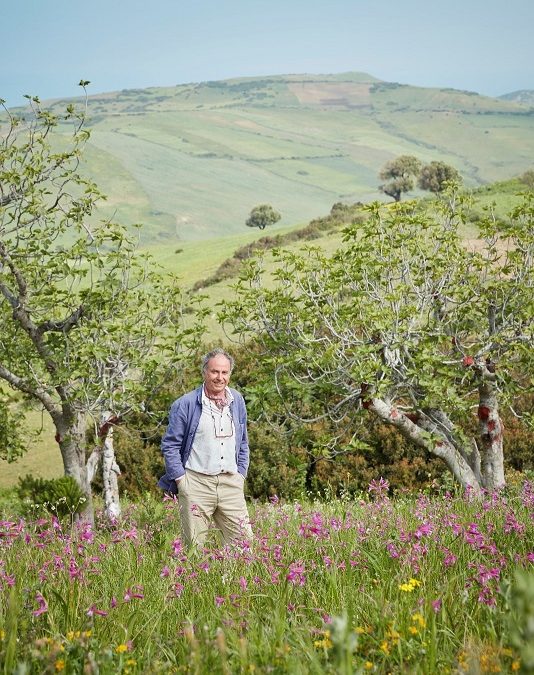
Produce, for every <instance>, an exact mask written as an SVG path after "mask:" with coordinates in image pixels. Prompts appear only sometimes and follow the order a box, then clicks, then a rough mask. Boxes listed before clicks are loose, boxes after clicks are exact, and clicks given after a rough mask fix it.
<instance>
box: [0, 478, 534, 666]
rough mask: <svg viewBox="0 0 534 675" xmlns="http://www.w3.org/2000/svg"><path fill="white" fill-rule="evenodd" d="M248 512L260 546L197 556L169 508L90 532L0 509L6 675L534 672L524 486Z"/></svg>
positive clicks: (153, 506)
mask: <svg viewBox="0 0 534 675" xmlns="http://www.w3.org/2000/svg"><path fill="white" fill-rule="evenodd" d="M252 513H253V528H254V531H255V536H256V538H255V540H254V542H253V544H252V545H250V546H249V545H248V544H245V543H244V542H243V543H241V544H240V545H237V546H236V547H234V548H232V549H224V550H223V549H219V548H217V546H216V542H215V539H214V540H213V542H212V545H211V546H209V547H207V548H206V549H205V550H204V551H202V552H195V553H193V552H187V551H186V550H184V547H183V545H182V542H181V540H180V537H179V523H178V520H177V509H176V505H175V504H174V503H173V501H171V500H168V501H163V502H158V501H156V500H155V499H154V498H151V497H149V496H147V497H146V499H145V500H143V501H142V502H140V503H137V504H132V505H130V506H128V508H127V509H126V512H125V514H124V515H123V517H122V518H121V520H120V521H119V522H117V523H115V524H114V525H110V524H109V523H108V522H106V521H104V520H102V521H98V522H97V523H96V525H95V527H94V528H90V527H89V526H83V527H76V526H73V525H72V524H70V523H68V522H67V523H65V522H60V521H59V520H58V519H57V518H55V517H53V516H52V517H47V518H44V517H43V518H40V519H36V520H33V521H29V520H24V519H20V518H18V517H16V518H15V517H10V516H9V514H6V513H3V514H2V520H1V522H0V669H1V672H2V673H6V674H7V673H20V674H22V673H57V672H63V673H102V674H107V673H113V674H115V673H199V674H201V673H212V674H215V673H223V674H226V673H291V674H293V673H297V674H298V673H365V672H370V673H425V674H427V673H441V672H443V673H447V672H448V673H497V672H502V673H509V672H534V658H533V654H532V649H533V646H532V642H533V641H534V578H533V575H534V486H533V485H532V484H531V483H530V482H528V481H525V482H524V483H523V484H522V485H518V486H517V487H516V488H512V489H509V490H508V491H507V492H504V493H501V494H494V495H490V494H488V495H485V496H484V497H483V498H476V497H475V496H473V495H470V494H469V493H467V494H464V495H461V496H460V495H459V496H453V495H451V494H449V493H447V492H436V494H418V495H415V496H409V495H408V496H404V497H398V498H395V499H389V498H388V496H387V484H386V483H385V481H376V482H374V483H372V484H371V485H370V486H369V492H368V494H367V495H364V496H362V498H361V499H359V500H348V499H347V500H332V501H330V502H328V503H324V502H308V503H295V502H291V503H284V502H282V501H279V500H277V499H276V498H274V499H272V500H271V502H270V503H268V504H261V505H256V506H255V507H254V508H253V509H252ZM214 534H215V533H214Z"/></svg>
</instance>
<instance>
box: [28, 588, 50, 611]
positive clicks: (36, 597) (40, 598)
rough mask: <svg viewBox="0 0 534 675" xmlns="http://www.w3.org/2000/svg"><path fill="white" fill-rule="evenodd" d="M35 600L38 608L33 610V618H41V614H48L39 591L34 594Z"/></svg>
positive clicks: (46, 605) (44, 601) (45, 603)
mask: <svg viewBox="0 0 534 675" xmlns="http://www.w3.org/2000/svg"><path fill="white" fill-rule="evenodd" d="M35 599H36V600H37V603H38V605H39V607H38V608H37V609H34V610H33V612H32V614H33V616H41V614H45V612H48V603H47V602H46V600H45V599H44V597H43V595H42V594H41V593H39V591H37V592H36V593H35Z"/></svg>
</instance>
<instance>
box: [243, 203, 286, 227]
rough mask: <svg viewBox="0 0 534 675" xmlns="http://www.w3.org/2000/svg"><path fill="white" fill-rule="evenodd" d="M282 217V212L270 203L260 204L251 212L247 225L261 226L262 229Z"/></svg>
mask: <svg viewBox="0 0 534 675" xmlns="http://www.w3.org/2000/svg"><path fill="white" fill-rule="evenodd" d="M281 217H282V216H281V215H280V213H278V211H276V210H275V209H273V207H272V206H271V205H270V204H258V206H255V207H254V208H253V209H252V211H251V212H250V215H249V217H248V218H247V221H246V225H247V227H259V228H260V230H264V229H265V228H266V227H267V225H273V224H274V223H277V222H278V221H279V220H280V218H281Z"/></svg>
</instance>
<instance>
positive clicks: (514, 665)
mask: <svg viewBox="0 0 534 675" xmlns="http://www.w3.org/2000/svg"><path fill="white" fill-rule="evenodd" d="M520 668H521V661H512V670H513V671H514V672H515V671H516V670H519V669H520Z"/></svg>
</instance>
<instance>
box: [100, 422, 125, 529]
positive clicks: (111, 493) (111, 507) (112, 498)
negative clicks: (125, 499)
mask: <svg viewBox="0 0 534 675" xmlns="http://www.w3.org/2000/svg"><path fill="white" fill-rule="evenodd" d="M120 472H121V471H120V468H119V465H118V464H117V462H116V461H115V448H114V446H113V426H112V425H107V426H106V431H105V436H104V443H103V453H102V480H103V484H104V502H105V505H106V515H107V517H108V518H109V519H110V520H111V521H115V520H117V518H119V517H120V515H121V506H120V501H119V484H118V481H117V476H118V475H119V474H120Z"/></svg>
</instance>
